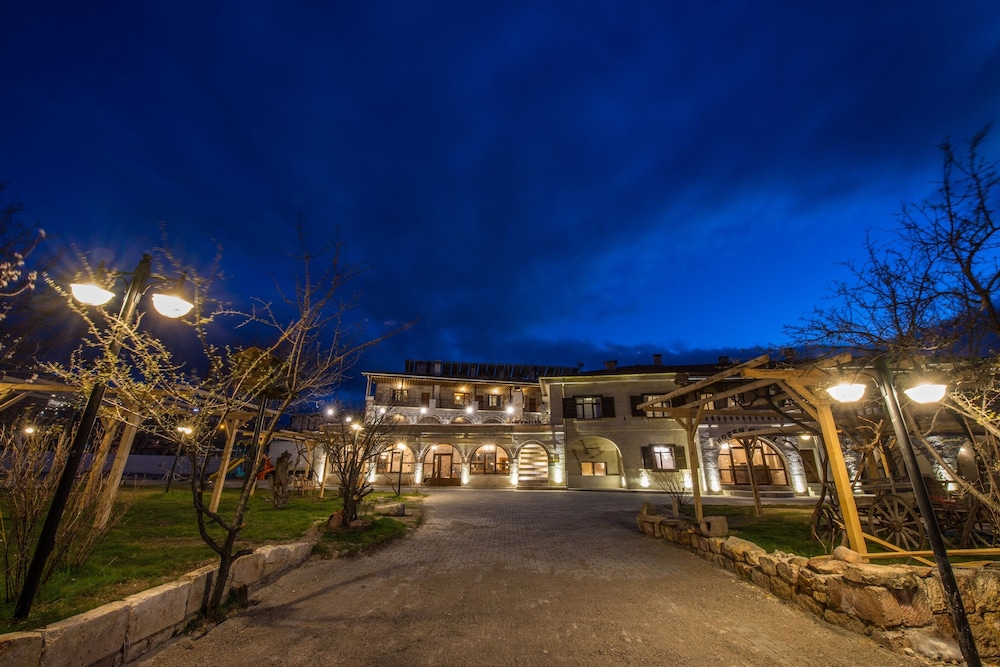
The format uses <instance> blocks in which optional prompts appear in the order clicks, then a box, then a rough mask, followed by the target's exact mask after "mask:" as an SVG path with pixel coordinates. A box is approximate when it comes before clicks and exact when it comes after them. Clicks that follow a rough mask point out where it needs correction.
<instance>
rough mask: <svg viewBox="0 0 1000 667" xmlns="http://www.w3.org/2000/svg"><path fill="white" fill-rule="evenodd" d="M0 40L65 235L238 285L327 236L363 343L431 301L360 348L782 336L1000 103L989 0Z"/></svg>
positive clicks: (258, 9)
mask: <svg viewBox="0 0 1000 667" xmlns="http://www.w3.org/2000/svg"><path fill="white" fill-rule="evenodd" d="M292 5H296V6H297V8H290V7H291V6H292ZM762 7H767V9H762ZM0 63H2V64H3V75H2V91H3V97H2V99H3V104H0V181H4V182H6V183H7V186H8V190H7V193H6V194H7V195H11V196H14V197H16V198H18V199H20V200H21V201H22V202H23V203H24V204H25V207H26V212H25V215H24V216H23V219H24V220H25V221H26V222H30V223H34V222H36V221H37V223H38V224H39V225H40V226H42V227H44V228H45V230H46V231H47V232H48V233H49V239H48V241H47V243H48V244H50V246H51V247H52V248H69V247H70V246H72V245H75V246H77V247H79V248H80V249H81V250H85V251H87V252H89V253H91V255H90V256H91V257H92V258H94V259H100V258H106V259H109V260H110V261H111V262H112V263H118V262H120V263H121V264H122V265H125V266H128V265H134V263H135V262H136V261H137V260H138V257H139V256H140V255H141V253H142V252H143V251H145V250H147V249H149V248H152V247H155V246H157V245H159V244H160V224H161V223H162V224H165V226H166V229H167V232H168V234H169V236H170V238H171V240H172V241H173V243H174V245H175V247H177V248H178V249H183V250H184V251H186V252H190V253H191V257H192V258H193V259H194V261H199V258H204V259H206V260H207V259H209V258H210V257H211V254H212V244H211V239H215V240H217V241H218V242H220V243H221V244H222V245H223V247H224V260H223V261H224V268H225V269H226V270H227V271H228V272H229V273H230V274H231V275H232V276H233V278H232V279H231V280H229V281H228V282H227V283H226V284H225V285H222V286H220V294H219V296H221V297H222V298H226V299H229V300H232V301H235V302H244V303H245V302H246V301H247V300H248V299H249V297H250V296H268V290H269V289H270V284H271V280H272V278H278V279H283V277H284V276H287V275H288V274H287V271H288V268H287V266H285V261H286V260H285V259H283V256H282V255H281V254H280V251H281V250H289V251H292V250H294V249H295V246H296V239H295V236H294V228H295V225H296V223H297V222H299V221H302V222H303V223H304V224H305V226H306V227H307V229H308V230H309V234H310V238H311V239H313V240H314V241H315V242H316V243H317V244H319V243H322V242H323V241H325V240H326V239H328V238H329V236H330V235H331V234H333V232H334V230H335V229H337V228H339V229H340V233H341V236H342V238H343V240H344V241H345V242H346V243H347V244H348V254H349V257H350V258H351V259H352V260H353V261H356V262H364V263H367V264H370V270H369V271H367V272H366V273H365V274H364V275H363V276H362V278H360V279H359V280H358V281H357V282H356V283H355V287H356V288H357V289H358V290H361V291H363V294H362V302H361V307H360V308H359V309H358V311H357V315H358V316H359V317H363V318H364V319H366V320H367V322H368V326H369V330H370V331H371V333H372V335H377V334H379V333H381V332H382V331H384V330H385V329H386V328H387V327H391V326H392V325H393V324H394V323H400V322H404V321H407V320H411V319H413V318H420V321H419V324H418V325H417V326H416V327H414V328H413V329H412V330H410V331H408V332H406V333H404V334H402V335H400V336H398V337H396V338H394V339H392V340H391V341H389V342H387V343H385V344H383V345H382V346H381V347H379V348H378V349H377V350H376V351H373V352H371V353H368V354H367V355H366V356H365V357H364V359H363V360H362V362H361V365H360V367H358V368H356V369H355V371H360V370H397V371H401V370H402V369H403V362H404V360H405V359H407V358H426V359H446V360H467V361H487V362H517V363H537V364H560V365H569V366H573V365H576V364H577V363H580V362H583V363H584V364H585V370H593V369H597V368H600V367H601V364H602V362H603V361H604V360H607V359H617V360H618V361H619V364H632V363H640V362H642V363H648V362H650V361H651V359H652V354H653V353H662V354H663V355H664V360H665V361H666V362H668V363H673V362H684V363H700V362H712V361H715V360H716V357H717V356H719V355H720V354H730V355H736V356H739V355H740V354H741V352H740V351H741V350H754V349H756V348H757V347H758V346H767V345H770V344H781V343H782V342H784V340H785V337H784V334H783V327H784V326H785V325H788V324H792V323H794V322H796V321H797V320H798V319H799V318H800V317H802V316H803V315H805V314H807V313H808V312H809V311H810V310H811V309H812V308H813V307H815V306H817V305H823V299H824V298H825V297H826V296H827V295H828V294H829V289H828V288H829V285H830V284H831V282H832V281H834V280H837V279H838V278H844V277H846V274H845V271H844V269H843V268H842V267H841V266H840V265H839V263H841V262H844V261H846V260H851V259H855V258H858V257H860V256H861V255H862V252H863V244H864V239H865V232H866V230H867V229H870V228H874V229H876V230H886V229H890V228H891V227H892V226H893V225H894V224H895V215H896V214H897V213H898V212H899V210H900V205H901V203H903V202H914V201H920V200H923V199H925V198H927V197H929V196H932V195H933V192H934V189H935V185H934V180H935V179H936V178H937V177H938V176H939V174H940V166H941V160H940V153H939V151H938V149H937V145H938V144H939V143H940V142H941V141H943V140H945V139H946V138H949V137H951V138H952V139H953V140H954V141H956V142H957V143H961V142H963V141H964V140H965V139H967V138H969V137H971V136H972V134H973V133H975V132H976V131H978V130H979V129H981V128H982V127H983V126H985V125H986V124H987V123H989V122H991V121H995V120H997V119H998V117H1000V3H997V2H995V0H990V1H988V2H922V1H919V0H910V1H907V2H837V3H829V2H828V3H813V2H806V3H803V2H787V3H777V2H759V1H757V2H754V1H750V0H745V1H732V2H698V3H693V2H672V1H667V0H664V1H662V2H623V1H620V0H616V1H613V2H586V1H572V2H571V1H564V2H538V3H521V2H512V1H510V0H505V1H504V2H479V1H476V2H468V1H463V2H430V1H428V2H422V1H421V2H416V1H413V0H406V1H403V2H303V3H278V2H272V3H268V2H243V1H241V2H228V3H227V2H219V3H215V2H208V3H205V2H198V3H194V2H185V1H180V2H164V3H151V2H127V3H126V2H118V3H116V2H110V3H105V2H101V3H68V2H66V3H49V2H45V1H44V0H41V1H37V2H12V3H7V4H6V5H5V7H4V9H3V10H0ZM987 151H988V153H989V154H990V155H991V156H992V157H993V158H994V159H996V158H997V157H1000V129H997V130H995V131H994V133H993V135H992V136H991V138H990V140H989V142H988V145H987ZM883 233H884V232H882V231H876V234H883ZM748 354H749V353H747V354H744V356H747V355H748Z"/></svg>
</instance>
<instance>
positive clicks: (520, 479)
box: [517, 442, 549, 489]
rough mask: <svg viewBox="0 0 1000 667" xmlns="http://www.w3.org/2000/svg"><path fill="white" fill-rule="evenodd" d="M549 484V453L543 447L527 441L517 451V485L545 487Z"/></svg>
mask: <svg viewBox="0 0 1000 667" xmlns="http://www.w3.org/2000/svg"><path fill="white" fill-rule="evenodd" d="M548 485H549V455H548V453H547V452H546V451H545V448H544V447H542V446H541V445H539V444H536V443H533V442H532V443H528V444H526V445H524V446H522V447H521V451H519V452H518V453H517V487H518V488H519V489H530V488H546V487H548Z"/></svg>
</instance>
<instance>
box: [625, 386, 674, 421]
mask: <svg viewBox="0 0 1000 667" xmlns="http://www.w3.org/2000/svg"><path fill="white" fill-rule="evenodd" d="M664 393H666V392H664ZM662 395H663V394H642V395H641V396H629V402H630V403H631V404H632V416H633V417H651V418H659V417H666V416H667V413H665V412H663V411H662V410H660V409H658V408H659V406H657V408H654V409H652V410H648V409H647V410H640V409H639V406H640V405H642V404H643V403H645V402H646V401H648V400H650V399H653V398H656V397H657V396H662Z"/></svg>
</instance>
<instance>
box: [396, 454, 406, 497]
mask: <svg viewBox="0 0 1000 667" xmlns="http://www.w3.org/2000/svg"><path fill="white" fill-rule="evenodd" d="M396 449H398V450H399V479H398V480H397V482H396V497H397V498H399V496H400V494H402V493H403V454H405V453H406V445H404V444H403V443H401V442H397V443H396Z"/></svg>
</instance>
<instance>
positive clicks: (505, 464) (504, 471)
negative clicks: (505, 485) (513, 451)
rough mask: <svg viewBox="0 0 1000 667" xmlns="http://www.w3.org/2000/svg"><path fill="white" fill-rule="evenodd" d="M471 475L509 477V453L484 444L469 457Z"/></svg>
mask: <svg viewBox="0 0 1000 667" xmlns="http://www.w3.org/2000/svg"><path fill="white" fill-rule="evenodd" d="M469 474H471V475H509V474H510V453H509V452H508V451H507V450H506V449H505V448H504V447H502V446H500V445H495V444H484V445H480V446H479V447H476V449H475V450H474V451H473V452H472V454H471V455H469Z"/></svg>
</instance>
